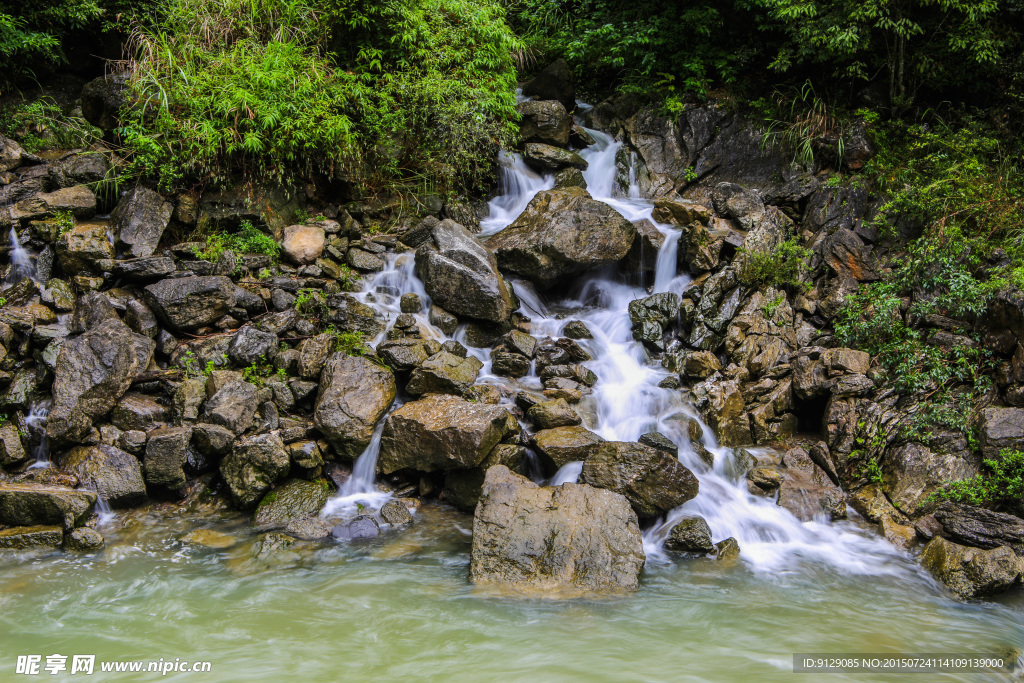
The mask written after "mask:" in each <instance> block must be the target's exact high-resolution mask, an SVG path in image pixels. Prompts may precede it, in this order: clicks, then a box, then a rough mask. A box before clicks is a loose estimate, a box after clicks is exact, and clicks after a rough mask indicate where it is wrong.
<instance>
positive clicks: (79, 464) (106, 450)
mask: <svg viewBox="0 0 1024 683" xmlns="http://www.w3.org/2000/svg"><path fill="white" fill-rule="evenodd" d="M60 464H61V469H63V470H64V471H65V472H68V473H69V474H73V475H75V476H76V477H78V481H79V482H80V483H81V484H82V485H84V486H86V487H88V488H91V489H93V490H95V491H96V493H98V494H99V495H100V496H101V497H102V498H103V499H104V500H106V501H107V502H108V503H109V504H110V507H112V508H123V507H132V506H134V505H139V504H141V503H143V502H145V500H146V482H145V481H143V479H142V465H141V463H139V459H138V458H136V457H135V456H134V455H131V454H129V453H125V452H124V451H122V450H121V449H119V448H114V447H113V446H105V445H102V444H101V445H99V446H78V447H76V448H72V449H71V450H70V451H69V452H68V453H67V454H66V455H64V457H63V458H61V461H60Z"/></svg>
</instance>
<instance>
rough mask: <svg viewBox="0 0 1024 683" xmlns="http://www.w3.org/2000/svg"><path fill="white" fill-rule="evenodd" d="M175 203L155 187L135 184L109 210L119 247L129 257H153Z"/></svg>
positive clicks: (111, 224)
mask: <svg viewBox="0 0 1024 683" xmlns="http://www.w3.org/2000/svg"><path fill="white" fill-rule="evenodd" d="M173 210H174V205H173V204H171V202H168V201H164V198H163V197H161V196H160V195H159V194H157V193H156V192H154V191H153V190H150V189H147V188H145V187H143V186H142V185H136V186H135V188H134V189H132V190H131V191H130V192H128V194H126V195H124V196H123V197H122V198H121V201H119V202H118V203H117V206H116V207H114V210H113V211H111V212H110V226H111V228H112V229H113V231H114V234H116V235H117V247H118V249H120V250H121V251H122V252H123V253H124V255H125V256H126V257H127V258H142V257H145V256H152V255H153V252H155V251H156V248H157V246H158V245H159V244H160V238H161V237H163V234H164V230H166V229H167V224H168V223H169V222H170V220H171V212H172V211H173Z"/></svg>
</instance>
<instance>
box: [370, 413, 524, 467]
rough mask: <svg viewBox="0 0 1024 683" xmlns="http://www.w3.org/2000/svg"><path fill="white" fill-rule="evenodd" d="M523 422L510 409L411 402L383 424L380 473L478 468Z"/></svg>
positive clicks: (379, 462) (379, 463)
mask: <svg viewBox="0 0 1024 683" xmlns="http://www.w3.org/2000/svg"><path fill="white" fill-rule="evenodd" d="M518 429H519V423H518V422H516V419H515V418H514V417H513V416H512V414H511V413H510V412H508V410H506V409H505V408H502V407H500V406H496V405H490V404H486V403H473V402H470V401H466V400H464V399H461V398H458V397H456V396H449V395H445V394H437V395H434V396H428V397H427V398H424V399H420V400H419V401H414V402H412V403H406V404H405V405H404V406H402V407H401V408H399V409H398V410H396V411H395V412H394V413H392V414H391V416H390V417H389V418H388V419H387V422H385V423H384V431H383V433H382V435H381V441H380V456H379V461H378V468H379V469H380V471H381V472H383V473H384V474H391V473H392V472H395V471H397V470H401V469H405V468H410V469H415V470H420V471H422V472H434V471H438V470H452V469H464V468H468V467H475V466H477V465H479V464H480V463H481V462H483V460H484V458H486V457H487V455H488V454H489V453H490V452H491V449H493V448H494V447H495V446H497V445H498V444H499V443H501V442H502V441H503V440H504V439H505V438H506V437H508V436H509V435H511V434H515V433H516V432H517V431H518Z"/></svg>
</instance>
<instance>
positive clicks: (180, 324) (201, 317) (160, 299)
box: [143, 275, 236, 330]
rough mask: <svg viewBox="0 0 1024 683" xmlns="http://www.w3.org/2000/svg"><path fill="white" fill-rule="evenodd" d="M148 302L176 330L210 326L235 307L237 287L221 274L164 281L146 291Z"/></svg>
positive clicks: (150, 286) (145, 296)
mask: <svg viewBox="0 0 1024 683" xmlns="http://www.w3.org/2000/svg"><path fill="white" fill-rule="evenodd" d="M143 292H144V294H143V296H144V298H145V300H146V303H147V304H148V305H149V307H150V308H151V309H153V312H154V313H156V314H157V316H158V317H159V318H160V319H161V320H162V321H163V322H164V324H166V325H167V326H169V327H170V328H171V329H173V330H192V329H196V328H198V327H203V326H204V325H210V324H212V323H214V322H216V321H217V320H219V319H220V318H223V317H224V316H225V315H227V313H228V311H229V310H231V308H232V307H233V306H234V305H235V300H236V299H235V290H234V284H233V283H232V282H231V280H230V279H229V278H226V277H222V276H219V275H211V276H205V277H181V278H171V279H166V280H160V281H159V282H156V283H154V284H151V285H147V286H146V288H145V289H144V290H143Z"/></svg>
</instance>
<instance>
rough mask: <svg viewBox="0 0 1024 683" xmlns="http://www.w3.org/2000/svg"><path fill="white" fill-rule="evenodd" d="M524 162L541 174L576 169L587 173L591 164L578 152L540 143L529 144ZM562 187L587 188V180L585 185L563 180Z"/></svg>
mask: <svg viewBox="0 0 1024 683" xmlns="http://www.w3.org/2000/svg"><path fill="white" fill-rule="evenodd" d="M523 160H524V161H525V162H526V163H527V164H528V165H530V166H531V167H533V168H534V169H536V170H538V171H540V172H541V173H554V172H556V171H561V170H562V169H566V168H575V169H576V170H578V171H586V170H587V167H588V166H589V164H588V163H587V160H586V159H584V158H583V157H581V156H580V155H579V154H577V153H576V152H570V151H569V150H567V149H562V148H561V147H555V146H554V145H544V144H541V143H539V142H528V143H526V146H525V147H524V149H523ZM559 184H560V185H561V186H562V187H569V186H576V187H584V188H585V187H586V180H584V181H583V183H582V184H581V183H579V182H572V181H570V180H569V179H568V178H563V182H561V183H559Z"/></svg>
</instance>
